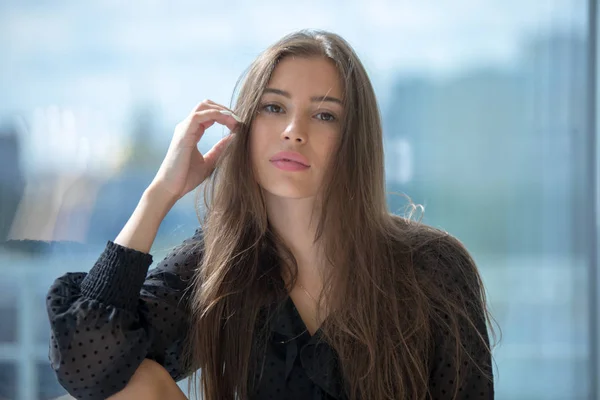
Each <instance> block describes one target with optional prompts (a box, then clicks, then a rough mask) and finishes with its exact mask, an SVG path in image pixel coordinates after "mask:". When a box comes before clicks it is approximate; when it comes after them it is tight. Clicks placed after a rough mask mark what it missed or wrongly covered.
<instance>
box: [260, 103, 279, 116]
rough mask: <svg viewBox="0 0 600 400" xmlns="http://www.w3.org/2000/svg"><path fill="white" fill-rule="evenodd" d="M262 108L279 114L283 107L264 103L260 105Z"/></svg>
mask: <svg viewBox="0 0 600 400" xmlns="http://www.w3.org/2000/svg"><path fill="white" fill-rule="evenodd" d="M262 109H263V110H265V111H266V112H268V113H271V114H279V113H281V111H283V109H282V108H281V107H280V106H278V105H277V104H266V105H264V106H263V107H262Z"/></svg>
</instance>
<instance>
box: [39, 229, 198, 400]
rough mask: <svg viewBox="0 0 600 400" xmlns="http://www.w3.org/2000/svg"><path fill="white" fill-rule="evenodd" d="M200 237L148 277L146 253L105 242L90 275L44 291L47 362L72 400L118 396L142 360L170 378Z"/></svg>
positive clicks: (64, 279) (178, 373)
mask: <svg viewBox="0 0 600 400" xmlns="http://www.w3.org/2000/svg"><path fill="white" fill-rule="evenodd" d="M201 239H202V235H201V231H200V230H199V229H198V230H197V231H196V233H195V234H194V236H193V237H191V238H189V239H186V240H185V241H184V242H183V243H182V244H181V245H180V246H178V247H177V248H176V249H174V250H173V251H172V252H171V253H170V254H169V255H167V257H166V258H165V259H164V260H162V261H161V262H160V263H159V264H157V267H156V268H154V269H152V270H151V271H150V272H149V273H148V268H149V266H150V265H151V263H152V256H151V255H150V254H146V253H142V252H139V251H136V250H133V249H129V248H126V247H123V246H120V245H118V244H116V243H114V242H112V241H109V242H108V243H107V245H106V248H105V250H104V251H103V253H102V254H101V255H100V257H99V259H98V261H97V262H96V263H95V265H94V266H93V268H92V269H91V270H90V272H89V273H87V274H86V273H67V274H65V275H63V276H61V277H60V278H58V279H57V280H56V281H55V282H54V284H53V285H52V287H51V288H50V290H49V292H48V297H47V311H48V316H49V319H50V324H51V331H52V336H51V342H50V353H49V358H50V362H51V365H52V368H53V369H54V371H55V373H56V375H57V377H58V380H59V382H60V383H61V385H62V386H63V387H64V388H65V389H67V391H68V392H69V393H70V394H71V395H73V396H74V397H76V398H77V399H105V398H107V397H109V396H111V395H113V394H114V393H116V392H118V391H120V390H122V389H123V388H124V387H125V386H126V385H127V383H128V381H129V379H130V378H131V376H132V375H133V373H134V372H135V370H136V369H137V367H138V366H139V364H140V363H141V362H142V360H143V359H144V358H150V359H153V360H155V361H157V362H158V363H160V364H161V365H163V366H164V367H165V368H166V369H167V370H168V371H169V373H170V374H171V376H172V377H173V378H174V379H176V380H177V379H181V378H182V377H184V376H185V375H186V374H187V372H188V371H184V370H183V368H182V366H181V363H180V357H181V352H182V345H183V340H184V336H185V334H186V332H187V326H188V315H189V313H188V296H187V295H185V293H186V288H187V287H188V286H189V283H190V282H191V281H190V280H191V277H192V273H193V270H194V268H195V267H196V266H197V263H198V261H199V260H200V257H201V255H200V254H201V251H200V247H201V244H202V240H201Z"/></svg>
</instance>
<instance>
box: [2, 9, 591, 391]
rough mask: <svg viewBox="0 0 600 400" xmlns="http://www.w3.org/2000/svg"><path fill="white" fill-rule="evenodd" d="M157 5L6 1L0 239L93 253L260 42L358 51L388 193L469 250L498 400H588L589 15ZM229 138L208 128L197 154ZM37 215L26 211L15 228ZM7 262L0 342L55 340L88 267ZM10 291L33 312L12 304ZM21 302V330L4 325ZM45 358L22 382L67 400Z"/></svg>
mask: <svg viewBox="0 0 600 400" xmlns="http://www.w3.org/2000/svg"><path fill="white" fill-rule="evenodd" d="M309 3H310V2H309ZM161 4H162V3H160V2H153V3H152V4H147V2H144V3H142V2H131V3H127V4H125V3H124V4H122V5H119V6H118V7H115V5H114V4H113V3H111V2H102V3H93V4H87V3H85V4H83V3H82V4H81V5H79V4H76V3H72V2H71V3H68V4H63V5H60V4H53V5H52V7H45V6H40V5H38V4H34V3H31V2H16V3H14V4H12V3H11V2H0V26H2V27H3V29H4V31H3V32H4V34H5V35H4V36H6V37H10V38H11V40H10V41H0V54H2V55H3V56H4V57H6V59H7V60H9V61H10V62H7V63H3V64H2V68H4V69H3V74H2V75H1V76H2V77H3V78H4V79H0V93H8V94H10V95H7V96H1V97H0V119H2V120H3V121H5V120H6V121H13V119H14V117H15V115H16V114H18V115H19V116H23V117H24V118H25V119H26V121H27V122H29V123H30V125H29V129H30V132H29V134H33V136H28V135H29V134H27V133H24V132H23V131H22V130H20V129H21V128H22V127H20V125H19V124H11V123H7V127H6V128H5V127H4V126H2V127H0V167H1V168H0V205H2V206H1V207H0V236H1V237H0V240H3V239H4V237H6V236H7V235H8V234H9V232H11V227H12V228H13V230H12V232H19V233H20V234H22V235H23V236H25V237H30V238H42V239H50V238H51V239H69V240H77V241H82V242H86V243H88V244H93V245H95V246H98V251H97V253H96V254H98V255H99V254H100V251H101V250H102V247H103V246H104V244H106V241H107V240H112V239H114V237H115V236H116V235H117V234H118V232H119V231H120V230H121V228H122V227H123V225H124V224H125V223H126V221H127V219H128V218H129V216H130V215H131V212H132V211H133V209H134V208H135V206H136V204H137V202H138V200H139V196H140V195H141V193H142V192H143V190H144V189H145V188H146V186H147V184H148V183H149V182H150V181H151V179H152V177H153V176H154V174H155V173H156V170H157V168H158V167H159V166H160V163H161V161H162V157H164V154H165V151H166V149H167V146H168V144H169V139H170V137H171V134H172V132H173V128H174V126H175V125H176V124H177V123H178V122H179V121H180V120H181V119H182V118H183V117H184V116H185V114H186V113H187V112H189V110H190V109H191V108H192V107H193V106H194V105H195V104H197V103H198V102H199V101H201V100H202V99H204V98H211V99H213V100H215V101H217V102H220V103H223V104H229V100H230V98H231V94H232V91H233V88H234V86H235V84H236V81H237V79H238V77H239V75H241V73H242V72H243V71H244V70H245V68H246V67H247V65H248V64H249V63H250V62H251V61H252V60H253V59H254V57H255V56H256V55H258V53H259V52H260V51H262V50H263V49H264V48H265V47H266V46H267V45H268V44H270V43H272V42H274V41H275V40H277V39H278V38H280V37H281V36H283V35H284V34H287V33H289V32H291V31H293V30H296V29H301V28H306V27H314V26H320V27H322V28H325V29H329V30H332V31H334V32H337V33H339V34H341V35H342V36H343V37H344V38H346V39H347V40H348V41H349V42H350V43H351V44H352V45H353V46H354V47H355V49H356V50H357V52H358V53H359V55H360V56H361V57H362V60H363V62H364V63H365V65H366V67H367V69H368V71H369V74H370V76H371V78H372V80H373V84H374V86H375V89H376V92H377V95H378V97H379V101H380V108H381V110H382V116H383V122H384V129H385V150H386V171H387V178H388V190H389V191H390V192H399V193H406V194H407V195H408V196H410V197H411V198H412V199H413V200H414V201H415V202H416V203H419V204H423V205H424V206H425V214H424V221H425V222H427V223H429V224H432V225H434V226H437V227H440V228H442V229H444V230H447V231H449V232H450V233H451V234H453V235H455V236H456V237H458V238H459V239H460V240H462V241H463V242H464V243H465V245H466V246H467V248H468V249H469V250H470V251H471V252H472V254H473V256H474V258H475V259H476V261H477V263H478V265H479V267H480V269H481V272H482V275H483V277H484V280H485V283H486V286H487V289H488V292H489V300H490V303H491V306H492V307H491V311H492V312H493V315H494V316H495V317H496V319H497V320H498V322H499V324H500V326H501V328H502V333H503V335H502V342H501V346H500V347H498V349H497V350H496V352H495V358H496V363H497V367H498V374H497V381H496V387H497V393H498V398H501V399H511V400H513V399H514V400H520V399H523V400H529V399H538V398H540V399H564V398H568V399H583V398H587V397H588V395H589V381H588V375H587V374H588V372H589V371H588V368H587V367H588V363H589V361H590V360H589V356H588V352H589V349H588V343H589V337H588V335H587V332H588V329H589V327H590V324H589V315H588V302H587V299H588V295H589V293H588V289H587V276H588V272H589V271H588V269H587V268H588V261H589V259H588V254H587V252H586V251H587V249H588V245H587V244H586V238H585V237H584V232H585V231H586V230H585V226H586V224H588V223H590V220H591V219H590V216H589V215H588V214H587V212H588V211H587V210H586V209H585V208H584V207H581V206H580V205H581V203H582V202H583V200H584V198H583V196H584V195H585V193H587V190H588V189H587V188H586V180H585V179H584V177H585V176H586V174H587V173H589V171H587V170H585V168H586V167H585V166H586V159H585V156H584V155H585V145H586V143H587V142H586V135H587V134H588V127H587V126H586V117H587V116H586V115H585V111H586V109H587V103H586V96H585V90H586V88H587V87H588V83H589V82H587V81H586V79H587V74H586V65H587V62H588V60H587V59H586V46H587V37H586V32H587V22H586V21H587V1H584V0H577V1H571V0H553V1H550V2H545V1H515V0H512V1H504V0H481V1H466V0H463V1H454V2H451V3H445V2H438V1H433V0H423V1H418V2H417V1H412V2H411V1H404V2H398V1H389V0H374V1H359V2H347V1H342V0H332V1H328V2H320V3H318V4H316V3H315V4H312V5H310V4H309V5H307V4H304V3H302V2H294V1H283V2H280V3H278V5H277V7H273V6H272V4H270V3H264V4H261V3H252V2H241V1H233V3H231V7H230V8H229V9H228V10H227V13H226V15H225V14H223V12H222V10H219V9H215V10H214V11H209V10H206V12H204V13H200V14H196V13H190V12H189V7H185V6H184V7H180V8H172V7H170V6H169V8H166V7H167V6H168V5H166V3H165V5H161ZM190 4H191V3H190ZM140 5H141V7H140ZM317 6H318V8H315V7H317ZM163 7H165V8H163ZM315 9H318V10H319V12H318V13H315V12H314V10H315ZM130 15H135V18H130V17H129V16H130ZM249 15H251V16H252V17H251V18H248V16H249ZM290 15H293V16H294V18H293V20H290ZM274 21H275V22H274ZM277 21H279V22H277ZM281 21H283V22H281ZM107 26H108V27H111V29H109V30H106V29H105V27H107ZM359 26H360V28H358V27H359ZM40 27H43V31H44V34H43V35H41V36H40V35H38V34H35V33H36V32H39V30H40ZM175 28H176V29H175ZM82 43H83V44H85V45H82ZM190 49H194V51H190ZM13 77H17V78H13ZM57 107H58V108H57ZM57 110H62V112H64V115H63V114H59V112H58V111H57ZM59 115H63V116H66V119H67V121H70V122H69V123H73V124H72V125H68V127H69V129H70V130H67V131H64V130H56V129H55V130H53V131H52V132H51V134H48V129H49V128H48V126H46V125H44V124H43V123H40V121H42V122H43V121H45V119H44V118H46V119H49V120H53V121H54V122H56V121H57V119H56V118H57V116H59ZM36 121H37V123H36ZM13 125H14V126H13ZM73 127H75V128H73ZM71 128H73V129H71ZM53 129H54V128H53ZM223 131H224V130H223V129H222V128H218V127H216V126H215V127H213V128H211V129H209V131H208V132H207V133H206V135H205V137H204V138H203V140H202V141H201V143H200V149H201V150H202V151H206V150H208V149H210V148H211V147H212V145H214V144H215V143H216V141H217V140H218V139H219V138H220V137H221V134H222V132H223ZM32 137H34V138H37V139H39V140H40V141H39V142H36V141H32V140H31V138H32ZM44 140H45V141H44ZM86 157H87V158H86ZM65 188H67V189H68V190H66V189H65ZM25 199H26V200H27V201H25ZM389 201H390V208H391V209H392V210H393V211H395V212H402V211H403V209H404V206H405V205H406V202H405V201H404V199H403V198H402V197H400V196H396V195H392V194H390V196H389ZM32 205H34V210H32V211H35V212H30V213H25V214H19V210H20V206H29V207H30V206H32ZM195 226H197V217H196V213H195V210H194V196H193V194H192V195H189V196H186V197H185V198H184V199H182V200H181V201H180V202H179V203H178V204H177V205H176V206H175V207H174V208H173V210H172V211H171V212H170V213H169V215H168V216H167V218H166V219H165V221H164V223H163V224H162V225H161V228H160V230H159V234H158V236H157V239H156V241H155V246H154V248H153V251H154V255H155V259H156V258H159V257H160V256H159V255H162V254H164V252H165V251H166V249H168V248H169V247H171V246H173V245H175V244H177V243H179V242H180V240H181V239H183V238H184V237H186V236H188V235H190V234H191V233H193V229H194V228H195ZM11 257H12V256H8V255H4V254H1V253H0V274H1V276H5V277H8V278H7V279H6V280H4V281H3V280H0V320H1V321H3V322H4V321H8V323H7V324H1V325H0V343H2V342H4V341H13V340H15V339H16V338H17V337H18V336H19V335H21V334H23V333H27V336H26V337H27V338H29V341H28V342H27V344H26V345H27V346H30V348H28V349H27V351H30V350H31V351H32V353H31V354H33V353H34V351H33V350H32V349H34V348H35V349H37V347H36V346H43V345H44V343H45V342H47V340H48V326H49V325H48V322H47V321H46V320H45V318H46V316H45V309H44V302H45V300H44V297H43V296H44V294H45V290H46V289H47V288H48V287H49V285H50V284H51V283H52V281H53V278H56V277H58V276H59V275H60V274H62V273H64V272H66V271H72V272H75V271H88V270H89V269H90V268H91V267H92V265H93V263H94V261H95V257H93V256H92V257H89V258H88V259H84V258H83V257H81V258H79V259H75V258H73V259H70V260H69V262H63V261H62V260H61V262H59V263H58V262H57V263H53V262H48V263H46V264H44V263H40V260H39V259H37V258H32V259H31V260H30V261H28V259H24V260H22V263H23V264H27V265H25V266H24V268H26V269H27V270H28V271H29V272H30V273H31V275H25V274H20V272H19V273H17V271H16V270H15V268H14V263H13V261H12V260H13V258H11ZM7 271H11V273H10V274H6V272H7ZM19 271H20V270H19ZM13 272H14V273H13ZM19 274H20V275H19ZM3 282H4V283H3ZM23 282H26V283H28V285H26V286H27V287H29V290H30V291H31V297H27V296H25V298H24V297H23V296H21V297H17V294H16V292H15V290H16V288H18V287H20V286H19V285H22V284H23ZM29 283H30V284H29ZM11 290H12V292H11ZM7 293H13V294H7ZM6 296H8V297H6ZM11 296H12V297H11ZM17 299H20V300H17ZM17 302H21V303H23V304H21V303H18V306H17V308H16V309H17V310H19V312H20V313H21V314H19V315H23V321H25V322H24V323H23V325H22V329H26V330H27V331H25V332H23V331H19V330H18V329H17V328H18V323H17V321H16V319H15V318H16V314H15V312H14V311H12V310H13V309H12V308H11V307H12V304H17ZM24 305H26V310H27V311H23V310H24V308H23V307H24ZM25 342H26V341H25ZM35 352H37V350H35ZM11 354H13V355H14V357H17V355H18V354H20V353H18V352H12V353H11ZM0 355H1V356H3V357H5V358H9V356H8V355H5V354H0ZM11 357H12V356H11ZM40 360H41V358H39V357H38V354H37V353H36V356H35V357H33V356H32V358H31V359H27V360H20V361H23V363H24V364H27V365H30V366H31V365H37V369H36V371H37V377H36V374H35V373H31V374H28V375H27V376H28V377H29V378H28V379H32V380H36V379H37V382H38V383H39V384H38V386H37V387H38V388H39V391H38V393H39V394H40V396H42V397H43V396H51V395H54V394H55V393H58V394H60V391H56V392H55V390H56V388H57V386H56V382H54V381H53V378H52V375H51V374H49V373H48V371H47V369H46V368H45V366H44V365H43V364H37V363H39V362H40ZM13 361H14V360H10V361H9V362H6V363H5V364H2V366H3V367H2V368H3V369H1V370H0V397H8V398H14V397H15V396H16V388H15V385H16V382H17V381H16V375H14V374H15V370H16V368H14V366H12V365H13V364H11V363H12V362H13ZM8 365H11V367H8ZM33 369H35V368H33ZM31 370H32V369H28V370H27V371H31ZM7 374H8V375H7ZM10 374H13V375H10ZM8 382H10V384H9V383H8ZM5 383H6V385H5ZM24 384H25V383H24ZM27 385H30V386H28V389H31V388H35V387H36V382H27ZM20 389H22V390H21V391H20V392H19V393H25V391H24V390H23V388H20ZM2 390H5V391H7V392H6V393H4V392H2ZM11 396H12V397H11ZM25 400H30V399H25Z"/></svg>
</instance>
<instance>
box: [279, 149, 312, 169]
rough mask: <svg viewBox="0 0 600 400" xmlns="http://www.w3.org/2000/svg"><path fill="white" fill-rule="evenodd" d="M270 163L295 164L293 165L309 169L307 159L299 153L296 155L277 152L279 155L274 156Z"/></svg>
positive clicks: (290, 152)
mask: <svg viewBox="0 0 600 400" xmlns="http://www.w3.org/2000/svg"><path fill="white" fill-rule="evenodd" d="M270 161H271V162H274V161H288V162H295V163H297V164H300V165H303V166H305V167H310V163H309V162H308V159H307V158H306V157H304V156H303V155H302V154H300V153H296V152H293V151H282V152H279V153H277V154H275V155H274V156H273V157H271V160H270Z"/></svg>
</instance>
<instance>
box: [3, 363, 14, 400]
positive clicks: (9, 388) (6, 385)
mask: <svg viewBox="0 0 600 400" xmlns="http://www.w3.org/2000/svg"><path fill="white" fill-rule="evenodd" d="M16 398H17V364H15V363H10V362H0V399H16Z"/></svg>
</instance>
